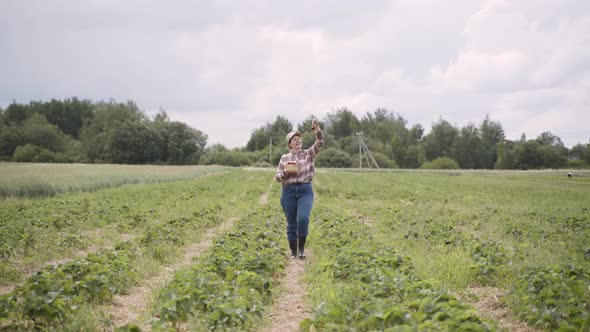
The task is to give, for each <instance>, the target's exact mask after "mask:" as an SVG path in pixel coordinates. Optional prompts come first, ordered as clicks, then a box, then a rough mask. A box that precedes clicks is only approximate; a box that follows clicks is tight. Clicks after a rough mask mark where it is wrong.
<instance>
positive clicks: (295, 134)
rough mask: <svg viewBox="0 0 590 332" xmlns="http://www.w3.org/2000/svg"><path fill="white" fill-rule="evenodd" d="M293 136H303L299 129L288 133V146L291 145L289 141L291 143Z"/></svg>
mask: <svg viewBox="0 0 590 332" xmlns="http://www.w3.org/2000/svg"><path fill="white" fill-rule="evenodd" d="M293 136H299V137H301V133H300V132H298V131H296V130H294V131H292V132H290V133H288V134H287V137H285V138H286V140H287V146H289V143H291V138H293Z"/></svg>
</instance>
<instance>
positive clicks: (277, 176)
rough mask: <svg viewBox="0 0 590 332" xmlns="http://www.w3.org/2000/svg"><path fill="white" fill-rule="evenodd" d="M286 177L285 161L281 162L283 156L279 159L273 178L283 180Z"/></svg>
mask: <svg viewBox="0 0 590 332" xmlns="http://www.w3.org/2000/svg"><path fill="white" fill-rule="evenodd" d="M286 177H287V172H285V163H283V157H281V159H280V160H279V166H278V167H277V172H276V174H275V180H277V182H283V180H284V179H285V178H286Z"/></svg>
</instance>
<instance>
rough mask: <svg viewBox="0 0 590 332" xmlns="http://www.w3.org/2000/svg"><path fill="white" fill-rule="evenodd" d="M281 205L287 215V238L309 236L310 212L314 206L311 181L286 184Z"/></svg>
mask: <svg viewBox="0 0 590 332" xmlns="http://www.w3.org/2000/svg"><path fill="white" fill-rule="evenodd" d="M281 205H282V206H283V211H284V212H285V217H287V239H288V240H289V241H293V240H297V237H299V236H307V230H308V226H309V214H310V213H311V207H312V206H313V188H312V187H311V183H297V184H291V185H288V186H284V187H283V194H282V195H281Z"/></svg>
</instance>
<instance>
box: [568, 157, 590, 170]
mask: <svg viewBox="0 0 590 332" xmlns="http://www.w3.org/2000/svg"><path fill="white" fill-rule="evenodd" d="M567 168H574V169H584V168H590V165H589V164H587V163H586V162H585V161H583V160H576V159H568V160H567Z"/></svg>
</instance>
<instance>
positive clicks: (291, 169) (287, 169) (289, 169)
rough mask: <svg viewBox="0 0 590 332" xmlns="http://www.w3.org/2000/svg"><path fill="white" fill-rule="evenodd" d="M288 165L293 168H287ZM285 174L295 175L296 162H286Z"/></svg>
mask: <svg viewBox="0 0 590 332" xmlns="http://www.w3.org/2000/svg"><path fill="white" fill-rule="evenodd" d="M289 165H295V167H293V166H289ZM285 173H287V174H289V175H291V174H297V162H296V161H287V163H286V164H285Z"/></svg>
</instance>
